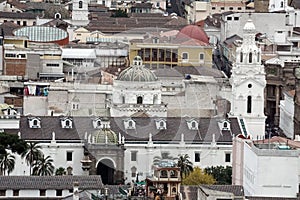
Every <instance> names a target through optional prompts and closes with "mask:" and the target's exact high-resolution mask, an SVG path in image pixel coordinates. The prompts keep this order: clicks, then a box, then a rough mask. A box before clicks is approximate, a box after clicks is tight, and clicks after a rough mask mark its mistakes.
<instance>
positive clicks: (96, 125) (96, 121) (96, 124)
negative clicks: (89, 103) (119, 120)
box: [93, 118, 103, 129]
mask: <svg viewBox="0 0 300 200" xmlns="http://www.w3.org/2000/svg"><path fill="white" fill-rule="evenodd" d="M102 126H103V124H102V122H101V119H100V118H95V119H93V127H94V129H101V128H102Z"/></svg>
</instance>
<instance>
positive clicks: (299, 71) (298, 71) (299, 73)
mask: <svg viewBox="0 0 300 200" xmlns="http://www.w3.org/2000/svg"><path fill="white" fill-rule="evenodd" d="M295 76H296V78H297V79H300V67H297V68H295Z"/></svg>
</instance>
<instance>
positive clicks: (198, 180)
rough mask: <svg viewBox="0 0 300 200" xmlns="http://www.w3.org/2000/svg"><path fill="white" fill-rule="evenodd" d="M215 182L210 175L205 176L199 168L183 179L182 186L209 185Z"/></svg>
mask: <svg viewBox="0 0 300 200" xmlns="http://www.w3.org/2000/svg"><path fill="white" fill-rule="evenodd" d="M215 182H216V180H215V179H214V177H213V176H212V175H209V174H206V173H205V172H204V171H203V170H202V169H200V168H199V167H195V168H194V170H193V171H192V172H191V173H190V174H189V175H188V176H186V177H184V178H183V180H182V184H183V185H201V184H207V185H211V184H214V183H215Z"/></svg>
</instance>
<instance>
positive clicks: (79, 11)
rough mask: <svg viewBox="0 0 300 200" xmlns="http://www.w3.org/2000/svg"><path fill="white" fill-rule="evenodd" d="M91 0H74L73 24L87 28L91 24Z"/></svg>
mask: <svg viewBox="0 0 300 200" xmlns="http://www.w3.org/2000/svg"><path fill="white" fill-rule="evenodd" d="M89 3H90V0H72V24H73V25H75V26H86V25H87V24H88V23H89V10H88V5H89Z"/></svg>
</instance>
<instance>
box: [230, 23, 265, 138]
mask: <svg viewBox="0 0 300 200" xmlns="http://www.w3.org/2000/svg"><path fill="white" fill-rule="evenodd" d="M243 31H244V35H243V43H242V45H241V46H240V47H238V48H237V50H236V56H235V57H236V62H235V63H234V64H233V68H232V76H231V86H232V94H231V95H232V99H231V111H230V113H229V114H230V116H235V117H238V118H239V119H240V121H241V123H242V124H243V125H244V130H243V133H244V135H245V136H248V135H251V137H252V138H253V139H257V138H263V137H264V136H265V120H266V116H265V114H264V89H265V87H266V77H265V71H264V66H263V65H262V64H261V49H260V48H258V47H257V46H256V43H255V34H256V32H255V26H254V24H253V22H252V20H251V19H249V20H248V21H247V23H246V24H245V26H244V29H243Z"/></svg>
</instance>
